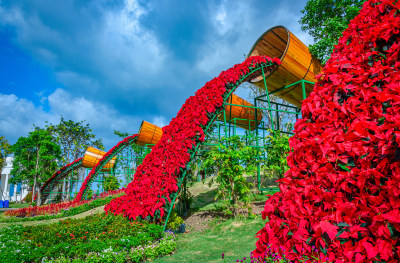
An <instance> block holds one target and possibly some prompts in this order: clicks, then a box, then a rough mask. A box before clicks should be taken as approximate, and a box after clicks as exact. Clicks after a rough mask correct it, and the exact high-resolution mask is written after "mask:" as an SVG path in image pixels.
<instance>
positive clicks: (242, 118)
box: [218, 93, 263, 131]
mask: <svg viewBox="0 0 400 263" xmlns="http://www.w3.org/2000/svg"><path fill="white" fill-rule="evenodd" d="M226 102H227V103H229V104H237V105H243V106H253V107H254V105H253V104H251V103H250V102H248V101H247V100H245V99H242V98H241V97H239V96H237V95H236V94H234V93H232V94H231V96H230V97H229V98H228V100H227V101H226ZM225 116H226V121H230V120H232V123H236V125H237V126H239V127H242V128H244V129H246V130H251V131H252V130H254V129H255V128H256V121H255V120H256V111H255V109H253V108H247V107H240V106H232V105H226V106H225ZM262 116H263V115H262V111H261V110H257V120H258V123H260V121H261V119H262ZM235 118H237V120H233V119H235ZM218 119H219V120H220V121H224V114H223V113H222V114H221V115H219V116H218ZM235 121H236V122H235Z"/></svg>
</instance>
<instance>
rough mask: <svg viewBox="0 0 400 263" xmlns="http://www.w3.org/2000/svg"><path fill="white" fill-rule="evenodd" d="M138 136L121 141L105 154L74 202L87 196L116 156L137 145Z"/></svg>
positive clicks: (87, 178)
mask: <svg viewBox="0 0 400 263" xmlns="http://www.w3.org/2000/svg"><path fill="white" fill-rule="evenodd" d="M137 137H138V135H137V134H135V135H132V136H128V137H126V138H125V139H123V140H122V141H120V142H119V143H118V144H117V145H116V146H115V147H113V148H111V149H110V150H109V151H108V152H107V153H106V154H104V156H103V158H101V159H100V161H99V162H98V163H97V164H96V165H95V166H94V167H93V168H92V170H91V171H90V173H89V174H88V175H87V176H86V178H85V181H84V182H83V184H82V186H81V188H80V189H79V192H78V194H77V195H76V197H75V199H74V201H81V200H82V197H83V196H85V194H86V192H87V190H88V189H90V186H91V185H92V183H93V181H94V180H95V179H96V177H97V176H98V175H99V174H100V172H101V170H102V168H103V167H104V166H105V165H106V164H107V163H108V162H109V161H110V160H111V159H112V158H114V156H115V155H117V154H118V153H120V152H121V151H122V150H123V149H125V148H126V147H128V146H129V145H131V144H132V143H135V141H136V139H137Z"/></svg>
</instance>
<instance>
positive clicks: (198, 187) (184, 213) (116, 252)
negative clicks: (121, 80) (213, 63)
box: [0, 0, 400, 263]
mask: <svg viewBox="0 0 400 263" xmlns="http://www.w3.org/2000/svg"><path fill="white" fill-rule="evenodd" d="M339 2H340V4H339V3H338V5H337V7H346V6H347V7H348V8H349V10H347V11H343V10H342V12H344V13H345V15H347V16H344V17H345V18H346V19H347V20H346V21H347V22H346V21H345V22H343V21H341V22H343V23H344V24H345V26H343V25H341V26H340V27H337V28H336V29H335V30H336V31H338V32H339V33H340V34H339V35H340V36H341V37H340V39H339V40H337V39H336V40H337V41H338V43H337V45H333V44H332V43H334V42H329V43H328V44H327V45H325V46H324V49H323V50H322V51H323V52H321V45H322V44H323V43H322V44H321V43H320V44H319V45H315V46H314V47H313V48H312V49H311V51H312V52H313V54H314V55H316V56H318V55H320V56H322V57H319V58H320V59H321V60H322V61H326V64H325V65H324V68H323V72H322V73H321V74H320V75H318V76H316V79H317V82H316V84H315V86H314V87H313V90H312V92H311V91H310V92H309V94H308V96H307V98H305V97H306V95H307V92H306V87H305V82H304V81H303V80H300V82H301V84H302V92H301V93H299V94H301V95H302V96H303V97H302V98H303V99H302V100H301V113H300V112H297V111H296V112H294V114H296V117H298V116H299V115H300V114H301V118H298V119H297V121H296V123H295V124H294V134H293V136H291V137H290V138H289V135H288V134H290V131H289V132H285V131H282V132H281V131H280V130H279V129H278V130H274V128H275V127H278V128H279V127H280V124H279V123H280V122H281V125H282V124H285V125H286V126H287V127H292V126H291V125H292V124H291V123H290V121H288V119H286V120H285V119H281V120H279V118H277V119H275V121H274V117H273V116H272V114H271V106H270V104H271V101H270V100H269V99H268V100H267V101H265V103H266V104H268V105H269V112H268V111H267V110H265V109H264V108H261V107H259V108H257V107H255V106H251V105H252V104H251V105H250V104H249V103H247V104H243V105H245V108H246V107H247V108H251V109H254V116H253V117H254V118H253V119H252V120H250V121H248V124H247V125H248V126H247V127H246V125H243V124H240V125H242V128H243V127H244V129H245V130H246V131H244V132H242V133H239V134H237V133H236V132H237V130H236V128H237V126H240V125H236V124H237V123H236V120H235V122H234V124H232V123H229V121H230V120H228V121H227V114H226V111H227V109H229V110H230V111H231V112H230V115H229V119H232V108H233V107H234V106H237V105H235V104H233V103H229V99H230V100H231V102H232V96H233V95H232V94H233V91H234V90H235V89H236V88H239V87H241V85H242V84H243V83H244V82H254V80H256V79H257V78H259V77H260V76H261V77H262V78H261V79H262V80H263V84H264V85H265V89H266V93H267V95H268V96H269V94H268V90H267V86H266V85H267V84H266V77H265V75H266V74H267V73H268V74H273V73H274V72H276V71H277V70H278V69H279V67H285V66H287V64H286V63H287V62H286V61H285V58H284V57H281V59H279V58H276V57H275V58H270V57H268V56H265V55H262V54H261V55H259V54H258V55H251V56H249V57H248V58H247V59H246V60H245V61H244V62H242V63H240V64H237V65H235V66H233V67H232V68H230V69H228V70H226V71H223V72H222V73H221V74H220V75H219V76H218V77H215V78H214V79H212V80H211V81H209V82H207V83H206V84H205V85H204V87H203V88H201V89H199V90H198V91H197V92H196V93H195V95H194V96H192V97H190V98H189V99H188V100H187V101H186V102H185V104H184V105H183V106H182V108H181V109H180V111H179V112H178V114H177V116H176V117H175V118H173V119H172V121H171V122H170V123H169V125H167V126H165V127H164V128H162V131H161V133H162V136H161V135H160V138H159V141H157V142H156V143H154V144H152V145H150V146H148V145H145V146H143V145H140V143H139V142H140V140H142V137H141V130H142V128H141V129H140V130H139V133H138V134H134V135H128V134H124V136H121V137H124V139H122V140H121V141H120V142H119V143H118V144H117V145H116V146H115V147H113V148H111V149H110V150H109V151H107V152H101V151H99V152H98V153H97V154H98V155H97V157H98V159H96V160H95V162H94V163H93V164H92V165H91V166H90V168H91V170H90V172H89V173H88V174H87V175H86V177H85V179H84V180H81V186H80V189H79V191H76V194H75V196H74V198H73V199H72V198H71V196H72V194H71V193H72V188H73V186H74V184H73V181H72V179H71V180H70V181H66V180H64V181H61V179H64V178H65V177H66V176H70V174H69V173H71V174H73V173H74V169H75V168H76V167H78V166H79V168H81V165H82V166H83V162H84V159H83V158H85V157H87V156H88V155H90V153H89V154H87V152H86V153H85V157H83V158H82V157H79V158H76V159H75V160H68V161H66V160H64V163H65V164H63V166H62V167H59V166H60V165H58V164H57V161H56V159H51V158H49V157H48V156H47V157H46V158H44V160H42V162H43V166H41V167H42V168H41V169H36V170H35V172H32V174H31V175H28V173H29V172H27V171H26V170H27V168H26V167H28V166H29V165H30V166H29V167H31V168H32V167H33V166H32V163H29V162H31V160H27V159H29V158H27V159H24V158H25V157H24V148H23V145H26V144H27V143H28V142H29V141H30V140H33V141H34V140H35V138H38V137H43V138H46V140H45V141H46V143H44V144H45V145H46V147H47V149H50V148H51V149H53V150H52V151H53V153H52V154H54V155H57V156H58V157H60V156H61V149H62V148H61V147H59V146H57V143H56V142H57V141H58V140H61V139H60V138H58V139H57V140H54V141H51V140H52V139H51V138H52V136H55V135H54V134H55V130H56V128H55V127H56V126H49V127H47V129H43V130H41V129H36V130H35V131H34V132H32V133H30V137H29V138H28V139H27V138H25V139H21V141H19V142H18V143H17V144H16V145H17V146H14V152H15V154H16V160H17V163H18V164H19V166H14V167H13V171H14V172H15V173H16V174H18V176H19V177H18V176H16V178H19V179H21V180H25V181H27V180H28V179H27V178H28V177H29V176H30V177H29V178H34V183H33V184H32V189H33V193H32V194H31V201H33V200H36V201H38V203H39V204H42V203H43V202H49V203H50V202H52V201H53V200H55V199H51V198H50V197H51V196H52V194H53V190H54V189H56V188H55V187H53V184H55V182H56V180H60V182H62V183H64V185H63V188H68V187H69V188H70V189H69V192H68V195H65V193H64V192H63V193H62V195H59V198H64V199H65V200H64V201H63V202H55V203H53V204H44V205H43V204H42V205H40V206H36V203H34V202H32V205H31V206H30V207H23V208H19V209H16V210H10V211H7V212H5V213H3V214H2V215H1V217H0V262H60V263H61V262H113V263H114V262H142V261H146V260H151V261H155V262H252V263H253V262H321V263H322V262H324V263H328V262H357V263H358V262H399V261H400V190H399V187H400V150H399V149H400V148H399V144H400V129H399V127H400V62H399V61H400V48H399V47H400V2H398V1H393V0H382V1H378V0H370V1H366V2H365V3H364V1H350V0H349V1H339ZM313 3H314V4H315V5H314V6H313V8H317V7H321V6H319V5H320V4H321V1H317V0H310V1H309V2H308V3H307V6H306V9H305V12H306V15H305V17H304V19H303V20H302V23H303V25H304V24H307V23H308V24H307V25H308V29H310V28H311V27H315V17H312V16H311V17H310V13H312V12H314V14H315V13H318V12H317V11H315V10H314V11H312V8H311V5H312V4H313ZM333 3H334V4H335V1H333ZM363 3H364V4H363ZM325 4H326V3H325ZM361 5H362V8H361ZM310 8H311V9H310ZM360 8H361V10H360ZM346 12H348V13H346ZM324 14H326V13H324ZM332 15H333V16H334V15H335V14H334V13H333V14H332ZM353 18H354V19H353ZM334 20H335V19H334ZM350 20H351V21H350ZM307 21H308V22H307ZM335 21H336V22H337V20H335ZM331 26H332V25H331ZM277 28H278V29H281V28H279V27H277ZM306 28H307V26H306ZM271 30H273V29H271ZM314 30H315V28H314ZM324 30H326V28H325V29H324ZM335 30H333V29H332V31H335ZM267 32H270V31H267ZM272 32H274V31H272ZM276 32H279V31H276ZM313 32H314V33H315V31H313ZM336 33H337V32H336ZM315 34H316V33H315ZM289 35H290V34H289ZM339 35H337V38H339ZM264 36H265V35H264ZM260 39H261V38H260ZM260 39H259V40H257V43H258V42H260V41H261V40H260ZM327 39H328V38H327ZM330 40H331V41H333V40H332V39H330ZM325 44H326V43H325ZM253 49H254V47H253ZM253 49H252V51H253ZM331 49H333V53H332V54H331V53H329V58H326V57H323V56H324V55H326V50H328V51H329V50H330V51H331ZM253 52H254V51H253ZM257 52H258V51H257ZM285 52H286V51H285ZM307 52H308V50H307ZM307 54H308V53H307ZM310 59H311V55H310ZM287 60H288V59H287ZM311 62H312V59H311V60H310V64H309V68H308V69H307V73H306V74H308V72H309V71H310V68H311ZM310 83H312V82H310V81H308V84H310ZM306 84H307V83H306ZM289 86H290V85H289ZM283 88H287V87H283ZM279 91H280V90H278V89H277V92H279ZM274 92H275V91H274ZM278 94H279V93H278ZM285 94H286V93H285ZM278 96H279V95H278ZM282 96H283V95H282ZM259 97H260V96H259ZM261 97H262V96H261ZM283 98H285V97H284V96H283ZM288 98H289V100H290V99H291V100H292V102H293V103H294V104H295V103H296V99H297V98H296V97H288ZM255 101H256V100H255ZM255 104H256V103H255ZM278 104H279V103H276V111H275V113H276V114H277V115H276V116H278V112H286V113H287V112H289V113H293V112H290V111H288V110H280V111H279V110H278ZM243 105H242V106H243ZM280 106H285V107H290V105H289V104H280ZM260 109H262V110H264V112H267V113H263V114H264V115H263V116H262V118H265V119H266V120H268V118H269V121H270V126H269V127H267V128H265V129H263V130H262V132H263V135H264V132H266V133H268V135H266V136H261V135H260V130H259V127H258V126H260V127H261V126H262V125H264V124H265V122H266V121H265V120H264V119H262V118H260V122H262V123H261V124H260V123H258V122H259V119H258V117H259V116H258V114H261V113H262V112H263V111H259V110H260ZM221 116H222V117H221ZM250 117H252V116H250ZM250 117H249V118H250ZM218 118H220V119H219V121H220V123H222V124H221V126H215V121H216V120H217V119H218ZM237 119H238V120H239V121H241V119H240V118H237ZM285 121H286V123H285ZM252 122H253V123H252ZM282 122H283V123H282ZM227 123H229V125H227ZM254 123H255V124H254ZM224 125H225V126H224ZM78 126H79V125H78ZM220 127H222V128H221V129H220ZM231 128H232V133H231ZM223 129H225V135H227V134H229V136H221V134H222V132H221V130H223ZM227 129H229V132H228V131H227ZM160 130H161V129H160ZM115 133H116V134H117V135H118V134H122V133H120V132H117V131H116V132H115ZM154 134H155V130H154V132H153V134H151V139H153V137H154ZM49 141H51V143H49ZM97 143H98V142H97ZM92 144H95V142H93V141H92ZM133 145H136V146H133ZM137 145H140V146H137ZM129 147H131V148H129ZM135 147H136V148H135ZM141 147H143V148H141ZM146 147H147V148H146ZM145 148H146V149H145ZM63 149H64V150H65V148H63ZM126 149H131V150H130V151H129V152H128V154H126V152H123V151H124V150H126ZM38 152H39V150H38ZM47 153H48V154H49V156H50V155H51V154H50V151H48V152H47ZM77 153H83V152H82V149H78V151H77ZM18 154H19V155H18ZM118 154H119V155H124V154H125V155H131V156H135V157H136V158H137V159H135V163H134V175H133V179H132V178H130V177H129V180H128V179H127V180H126V184H125V185H124V188H121V189H120V181H118V180H117V177H116V176H115V170H116V169H115V170H113V169H114V168H115V167H125V166H123V165H121V163H122V162H123V160H122V161H121V160H118V159H116V158H117V157H116V156H117V155H118ZM138 156H139V157H138ZM50 159H51V160H50ZM61 159H62V158H60V160H61ZM49 160H50V161H49ZM116 160H117V161H116ZM28 161H29V162H28ZM38 162H39V161H37V163H38ZM127 163H128V164H129V165H131V164H132V163H133V161H132V160H131V159H130V163H129V162H127ZM28 164H29V165H28ZM57 165H58V166H57ZM107 165H108V166H107ZM113 165H114V168H109V167H112V166H113ZM118 165H120V166H118ZM129 165H127V166H126V167H128V168H129V169H131V168H130V166H129ZM106 166H107V167H106ZM21 167H22V168H21ZM24 167H25V168H26V169H25V170H24ZM37 167H38V165H36V168H37ZM43 167H46V168H43ZM72 167H74V168H72ZM128 168H123V169H128ZM32 169H33V168H32ZM57 169H58V170H57ZM121 169H122V168H121ZM101 172H103V173H105V174H106V175H103V181H98V182H97V183H98V185H102V187H103V190H104V192H103V193H101V194H98V195H94V194H93V191H92V188H91V187H92V183H93V182H95V180H97V179H98V177H100V176H101V175H100V174H101ZM32 175H33V176H32ZM71 176H72V175H71ZM78 176H80V175H79V173H78V172H76V177H77V178H78ZM201 177H203V178H201ZM71 178H72V177H71ZM13 180H17V179H15V178H14V179H13ZM76 181H78V180H76ZM265 182H269V183H266V184H267V186H266V185H263V184H264V183H265ZM68 184H69V185H68ZM77 185H78V184H76V185H75V186H76V188H78V187H77ZM59 188H60V189H61V188H62V187H59ZM46 189H50V190H51V191H50V192H46V191H48V190H46ZM35 191H37V193H36V192H35ZM35 196H36V198H37V199H35ZM42 196H43V199H42ZM66 196H68V198H69V199H72V200H67V199H68V198H66ZM94 211H96V212H94Z"/></svg>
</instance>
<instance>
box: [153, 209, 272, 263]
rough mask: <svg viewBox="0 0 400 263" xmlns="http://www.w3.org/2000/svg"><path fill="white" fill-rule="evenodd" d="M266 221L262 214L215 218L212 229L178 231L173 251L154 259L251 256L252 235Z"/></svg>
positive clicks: (215, 259)
mask: <svg viewBox="0 0 400 263" xmlns="http://www.w3.org/2000/svg"><path fill="white" fill-rule="evenodd" d="M264 225H265V221H263V220H262V218H261V216H258V217H257V218H256V219H247V220H243V219H241V220H234V219H229V220H226V221H224V222H221V221H218V219H216V220H215V221H214V224H213V226H212V228H211V229H209V230H206V231H204V232H189V233H185V234H179V235H178V236H177V237H178V244H177V250H176V252H175V254H173V255H171V256H166V257H163V258H159V259H156V260H155V262H223V261H222V259H221V254H222V253H224V254H225V261H226V262H236V260H237V259H240V260H241V259H243V257H246V258H247V259H248V258H250V252H251V251H252V250H254V249H255V243H256V240H257V239H255V235H256V233H257V231H259V230H260V229H261V228H262V227H263V226H264Z"/></svg>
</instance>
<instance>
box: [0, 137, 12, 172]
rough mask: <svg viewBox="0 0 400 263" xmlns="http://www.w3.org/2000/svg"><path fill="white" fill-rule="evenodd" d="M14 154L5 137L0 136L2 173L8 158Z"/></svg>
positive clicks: (0, 166)
mask: <svg viewBox="0 0 400 263" xmlns="http://www.w3.org/2000/svg"><path fill="white" fill-rule="evenodd" d="M11 152H12V148H11V145H10V144H9V143H8V141H7V139H6V138H5V137H4V136H0V171H1V170H2V169H3V167H4V165H5V161H6V157H7V156H8V155H9V154H10V153H11Z"/></svg>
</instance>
